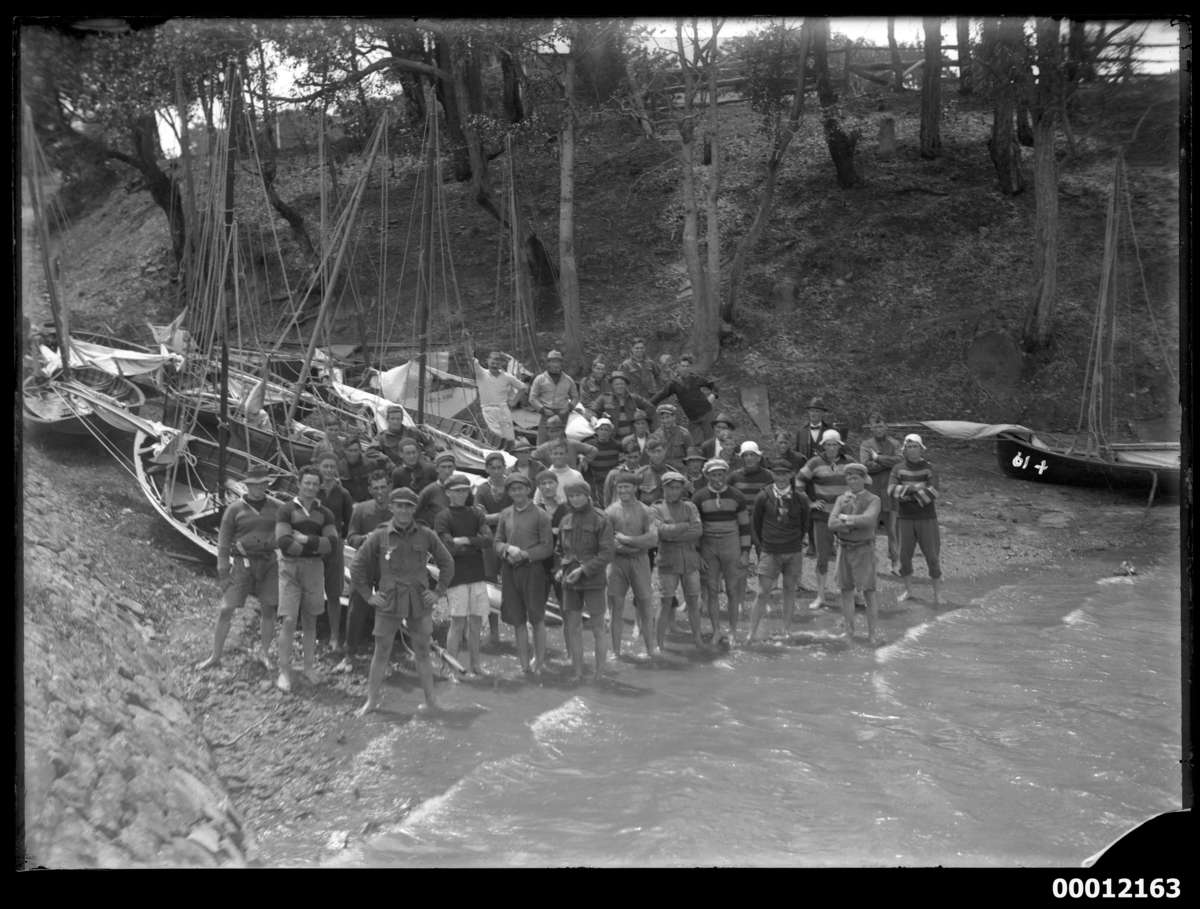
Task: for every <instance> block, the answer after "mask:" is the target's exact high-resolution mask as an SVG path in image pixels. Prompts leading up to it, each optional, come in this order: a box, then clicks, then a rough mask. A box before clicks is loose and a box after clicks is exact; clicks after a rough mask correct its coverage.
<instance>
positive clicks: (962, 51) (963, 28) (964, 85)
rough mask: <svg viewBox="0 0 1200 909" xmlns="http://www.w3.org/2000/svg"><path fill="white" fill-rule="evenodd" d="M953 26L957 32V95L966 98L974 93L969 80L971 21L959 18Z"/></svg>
mask: <svg viewBox="0 0 1200 909" xmlns="http://www.w3.org/2000/svg"><path fill="white" fill-rule="evenodd" d="M955 24H956V25H957V30H958V93H959V94H960V95H962V96H963V97H967V96H968V95H970V94H972V93H973V92H974V91H975V85H974V83H973V81H972V79H971V76H972V75H973V74H972V72H971V20H970V19H968V18H967V17H966V16H959V17H958V19H957V21H956V23H955Z"/></svg>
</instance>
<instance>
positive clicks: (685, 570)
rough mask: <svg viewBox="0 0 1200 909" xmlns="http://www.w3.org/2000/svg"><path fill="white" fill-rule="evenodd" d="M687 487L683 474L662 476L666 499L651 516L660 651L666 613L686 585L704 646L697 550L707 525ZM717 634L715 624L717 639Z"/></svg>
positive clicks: (696, 634) (696, 635)
mask: <svg viewBox="0 0 1200 909" xmlns="http://www.w3.org/2000/svg"><path fill="white" fill-rule="evenodd" d="M687 487H688V481H687V478H686V477H685V476H684V475H683V474H681V473H679V472H678V471H675V470H671V471H668V472H667V473H665V474H663V477H662V490H663V499H662V501H661V502H655V503H654V504H653V505H651V506H650V516H651V518H653V520H654V522H655V524H656V526H657V527H658V595H659V598H660V602H661V604H662V611H661V613H660V617H659V621H658V628H657V631H656V637H657V639H658V646H659V649H660V650H661V649H662V646H663V641H664V640H665V638H666V630H667V625H668V622H667V621H666V619H665V618H664V616H667V615H669V612H670V609H671V608H672V607H671V603H672V601H673V600H674V598H675V591H676V590H677V589H678V588H683V600H684V602H685V603H687V611H688V622H689V623H690V624H691V626H692V640H693V641H695V642H696V646H697V647H704V637H703V636H702V635H701V633H700V553H699V551H698V550H697V549H696V544H697V543H698V542H699V541H700V534H701V533H702V532H703V527H702V526H701V523H700V512H699V511H697V510H696V506H695V505H693V504H692V503H691V502H689V501H688V500H687V498H686V497H685V492H686V491H687ZM717 637H718V635H717V629H716V626H715V625H714V626H713V640H714V641H715V640H716V638H717Z"/></svg>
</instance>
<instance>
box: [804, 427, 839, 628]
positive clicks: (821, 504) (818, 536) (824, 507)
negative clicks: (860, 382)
mask: <svg viewBox="0 0 1200 909" xmlns="http://www.w3.org/2000/svg"><path fill="white" fill-rule="evenodd" d="M849 463H850V459H849V458H847V457H846V452H845V446H844V445H843V444H842V435H841V433H839V432H838V431H837V430H836V429H827V430H825V435H823V436H822V437H821V453H820V454H819V455H817V456H816V457H813V458H810V459H809V461H808V463H807V464H805V465H804V466H803V467H801V468H800V473H799V476H800V477H801V478H802V479H803V480H804V481H805V483H806V484H807V486H808V490H809V499H810V500H811V501H812V509H811V510H810V512H809V513H810V514H811V515H812V534H813V538H814V541H815V543H816V550H817V598H816V599H815V600H813V601H812V602H811V603H809V604H808V608H809V609H820V608H821V607H822V606H824V605H825V577H826V575H827V574H828V572H829V561H830V559H832V558H833V534H832V533H831V532H830V530H829V512H830V511H832V510H833V503H834V502H836V501H837V498H838V496H840V495H841V494H842V493H843V492H845V491H846V465H847V464H849Z"/></svg>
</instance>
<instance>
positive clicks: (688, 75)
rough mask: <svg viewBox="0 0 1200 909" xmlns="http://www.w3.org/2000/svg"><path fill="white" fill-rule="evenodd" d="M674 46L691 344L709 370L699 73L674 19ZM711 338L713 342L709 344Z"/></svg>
mask: <svg viewBox="0 0 1200 909" xmlns="http://www.w3.org/2000/svg"><path fill="white" fill-rule="evenodd" d="M675 44H676V47H677V48H678V51H679V65H680V68H681V70H682V73H683V82H684V91H683V116H682V117H681V118H680V120H679V122H678V126H679V162H680V189H681V190H682V194H683V260H684V262H685V263H686V265H687V272H688V280H689V281H690V282H691V285H692V308H693V312H694V316H693V320H692V332H691V343H692V345H693V346H694V347H695V351H694V353H695V356H696V362H697V366H698V367H699V368H700V369H708V368H709V367H710V366H712V364H713V363H714V362H716V353H717V346H718V341H717V339H718V337H719V331H720V326H719V325H715V324H714V325H701V324H698V323H700V314H701V312H702V311H703V307H704V298H705V295H706V294H707V293H708V288H707V285H706V281H705V270H704V266H703V264H702V263H701V261H700V203H699V199H698V198H697V195H696V147H695V146H696V116H697V114H696V106H695V101H696V91H697V86H696V73H695V69H694V67H693V66H692V64H691V62H690V60H689V57H688V54H687V51H686V50H685V48H684V43H683V20H682V19H676V20H675ZM710 336H711V338H712V341H711V342H710V341H708V338H709V337H710ZM702 345H703V347H704V348H705V349H708V350H709V353H708V354H707V356H706V355H705V354H704V353H702V352H701V349H702Z"/></svg>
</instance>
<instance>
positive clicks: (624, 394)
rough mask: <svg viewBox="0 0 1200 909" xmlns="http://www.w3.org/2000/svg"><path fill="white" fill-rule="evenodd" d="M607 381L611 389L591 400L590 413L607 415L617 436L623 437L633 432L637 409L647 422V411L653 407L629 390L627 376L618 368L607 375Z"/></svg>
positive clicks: (600, 415)
mask: <svg viewBox="0 0 1200 909" xmlns="http://www.w3.org/2000/svg"><path fill="white" fill-rule="evenodd" d="M608 381H609V383H610V384H611V385H612V391H611V392H609V393H608V394H606V395H601V396H600V397H599V398H597V399H596V400H595V401H593V402H592V413H594V414H595V415H596V416H597V417H608V418H609V419H610V420H612V422H613V426H614V427H615V429H616V434H617V438H621V439H623V438H625V436H627V435H630V434H631V433H633V423H634V420H635V419H636V418H637V413H638V411H642V412H643V414H645V415H646V419H647V422H649V413H650V412H652V411H653V410H654V408H653V407H651V406H650V402H649V401H647V400H646V399H645V398H643V397H642V396H641V395H637V394H634V393H633V392H631V391H630V390H629V377H628V376H627V375H626V374H625V373H623V372H621V371H620V370H618V371H616V372H614V373H613V374H612V375H611V376H609V379H608Z"/></svg>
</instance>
